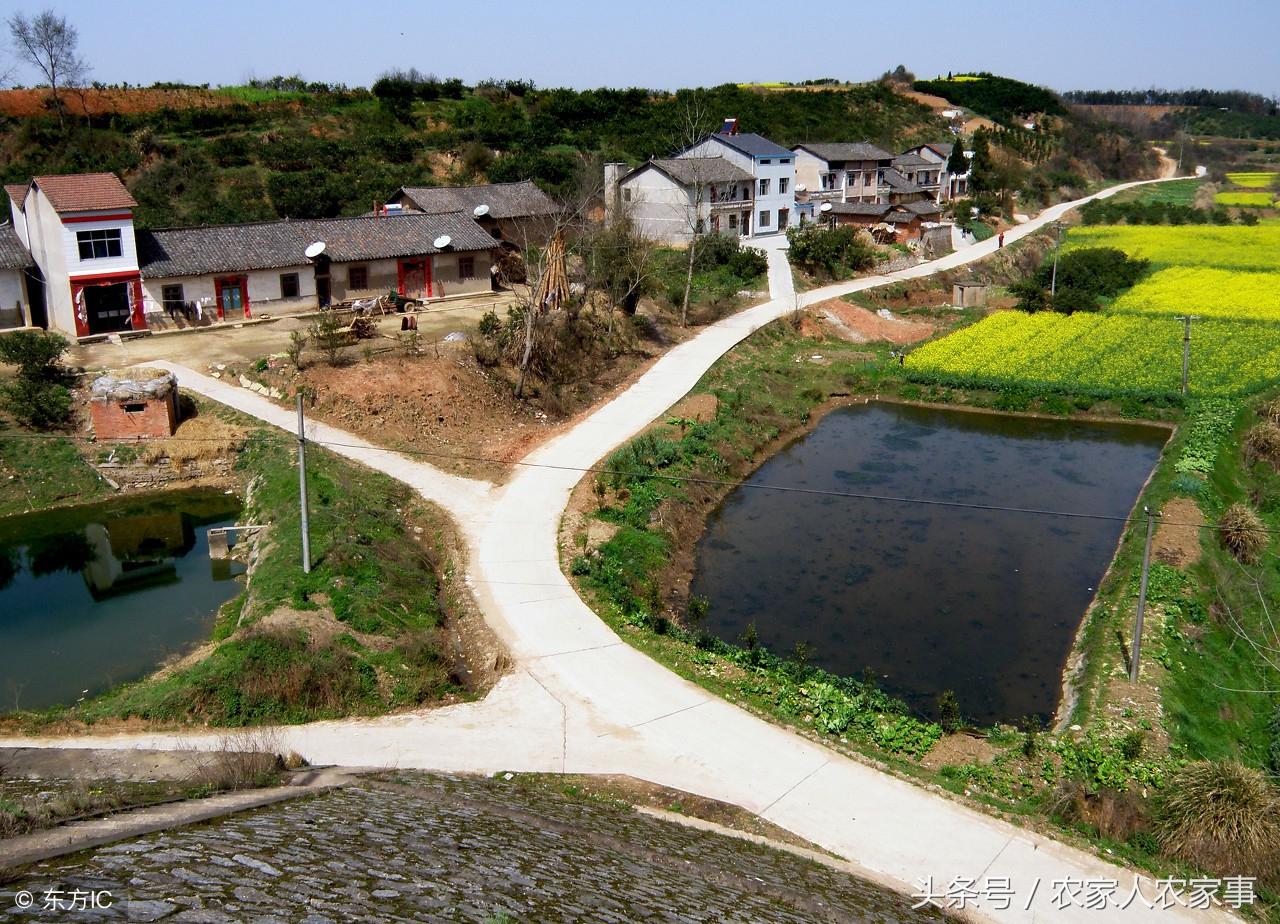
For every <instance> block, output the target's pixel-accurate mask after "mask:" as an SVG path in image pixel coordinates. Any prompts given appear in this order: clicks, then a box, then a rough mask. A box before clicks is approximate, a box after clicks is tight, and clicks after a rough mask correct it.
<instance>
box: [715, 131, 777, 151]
mask: <svg viewBox="0 0 1280 924" xmlns="http://www.w3.org/2000/svg"><path fill="white" fill-rule="evenodd" d="M711 137H712V138H713V139H715V140H716V141H723V142H724V143H725V144H727V145H728V146H729V147H731V148H733V149H734V150H735V151H741V152H742V153H743V154H746V155H747V156H748V157H790V156H791V152H790V151H788V150H787V149H786V148H784V147H783V146H782V145H780V144H775V143H774V142H772V141H770V140H769V139H768V138H766V137H764V136H763V135H757V134H755V133H754V132H746V133H744V134H740V135H721V134H715V135H712V136H711Z"/></svg>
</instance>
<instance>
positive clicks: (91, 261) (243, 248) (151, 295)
mask: <svg viewBox="0 0 1280 924" xmlns="http://www.w3.org/2000/svg"><path fill="white" fill-rule="evenodd" d="M5 189H6V192H8V194H9V201H10V212H11V213H12V215H13V227H12V228H11V229H9V230H8V233H9V234H12V235H13V237H14V238H15V239H16V245H17V247H16V249H18V250H20V251H25V252H26V253H27V254H28V255H29V262H30V264H32V265H29V266H28V267H26V268H25V269H24V272H25V275H26V285H25V292H26V302H25V303H26V304H27V306H28V308H27V312H28V316H27V320H28V321H29V322H30V323H32V324H34V325H35V326H38V327H48V328H50V329H54V330H58V331H61V332H63V333H65V334H68V335H70V336H72V337H77V338H84V337H96V336H102V335H105V334H111V333H116V332H124V331H139V332H140V331H147V330H164V329H172V328H175V327H190V326H204V325H207V324H212V323H216V322H218V321H234V320H245V319H248V318H252V317H255V316H258V315H262V314H264V313H270V314H288V313H298V312H303V311H312V310H315V309H316V308H317V307H319V306H321V305H327V304H330V303H331V302H333V301H339V300H344V299H350V298H359V297H365V296H371V295H380V294H384V293H386V292H388V291H389V290H395V291H397V292H399V293H400V294H401V295H404V296H406V297H408V298H413V299H416V300H419V301H426V300H428V299H438V298H446V297H449V296H453V295H465V294H470V293H478V292H488V291H490V290H491V289H492V276H491V273H490V268H491V266H492V264H493V260H494V253H495V251H496V249H497V248H498V247H499V246H500V245H499V243H498V241H497V240H495V239H494V237H493V236H492V235H491V234H490V233H489V232H488V231H486V230H484V229H483V228H481V227H480V226H479V225H478V224H476V222H475V221H474V220H473V218H472V217H471V215H470V214H467V213H462V212H451V213H446V214H423V213H412V214H403V215H376V216H375V215H369V216H361V217H357V218H333V219H318V220H305V221H289V220H282V221H266V222H256V223H251V224H240V225H216V226H207V227H196V228H171V229H162V230H154V231H151V230H141V231H138V230H135V229H134V226H133V208H134V207H135V205H136V203H135V202H134V200H133V198H132V197H131V196H130V195H129V192H128V190H127V189H125V187H124V184H123V183H121V182H120V180H119V179H118V178H117V177H116V176H115V175H114V174H110V173H96V174H76V175H68V176H45V177H36V178H35V179H33V180H32V181H31V182H30V183H28V184H25V185H23V184H13V185H9V186H6V187H5ZM4 227H7V226H0V327H4V326H6V319H8V317H9V316H8V314H6V311H7V310H8V303H9V301H10V300H11V299H12V298H13V292H11V291H10V290H11V289H14V288H15V286H14V284H13V282H12V280H10V279H9V278H8V277H9V271H8V264H9V263H10V262H14V261H18V260H19V258H20V256H21V255H20V254H18V255H15V256H14V257H13V260H10V259H9V258H8V257H7V256H6V251H7V248H6V247H5V232H4V231H3V230H2V229H3V228H4ZM318 242H323V243H324V245H325V246H324V248H323V252H322V253H321V254H320V255H319V256H318V257H316V258H315V259H309V258H308V257H307V256H306V253H305V251H306V250H307V248H308V247H309V246H310V245H312V244H315V243H318ZM19 284H21V280H19ZM19 297H22V296H19ZM9 313H10V314H11V313H12V312H9Z"/></svg>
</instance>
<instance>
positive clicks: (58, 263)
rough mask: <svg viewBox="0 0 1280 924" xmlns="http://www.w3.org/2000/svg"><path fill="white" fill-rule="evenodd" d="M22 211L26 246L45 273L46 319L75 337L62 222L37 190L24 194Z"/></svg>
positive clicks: (52, 327)
mask: <svg viewBox="0 0 1280 924" xmlns="http://www.w3.org/2000/svg"><path fill="white" fill-rule="evenodd" d="M23 210H24V211H25V212H26V227H27V235H28V244H27V246H28V249H29V250H30V251H31V257H32V259H34V260H35V261H36V265H37V266H39V267H40V272H41V273H43V274H44V279H45V296H44V297H45V311H46V312H47V314H48V316H49V327H50V328H51V329H53V330H58V331H61V332H62V333H64V334H67V335H68V336H70V337H75V336H76V316H75V306H74V305H73V304H72V303H71V286H70V285H69V284H68V282H67V275H68V271H67V254H66V246H65V241H64V239H63V236H62V233H63V228H62V219H61V218H59V217H58V213H57V212H56V211H55V210H54V208H53V205H52V204H51V203H50V202H49V200H48V199H47V198H46V197H45V195H44V193H43V192H41V191H40V190H39V189H32V190H31V191H30V192H28V193H27V199H26V202H24V203H23ZM77 263H79V260H77Z"/></svg>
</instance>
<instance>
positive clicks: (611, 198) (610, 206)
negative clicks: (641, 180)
mask: <svg viewBox="0 0 1280 924" xmlns="http://www.w3.org/2000/svg"><path fill="white" fill-rule="evenodd" d="M626 166H627V165H626V164H620V163H617V162H612V163H607V164H605V165H604V220H605V221H606V222H610V221H613V220H614V218H616V217H617V216H618V215H619V214H621V212H622V202H621V201H620V199H619V195H620V193H619V190H618V178H619V177H621V176H622V171H623V170H625V169H626Z"/></svg>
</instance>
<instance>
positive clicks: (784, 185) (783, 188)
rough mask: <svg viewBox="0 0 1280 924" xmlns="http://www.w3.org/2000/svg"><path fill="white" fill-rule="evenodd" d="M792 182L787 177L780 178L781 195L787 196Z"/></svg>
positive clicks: (779, 189)
mask: <svg viewBox="0 0 1280 924" xmlns="http://www.w3.org/2000/svg"><path fill="white" fill-rule="evenodd" d="M790 182H791V181H790V180H789V179H788V178H787V177H785V176H783V177H779V178H778V192H779V193H783V194H785V193H786V191H787V184H788V183H790Z"/></svg>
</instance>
